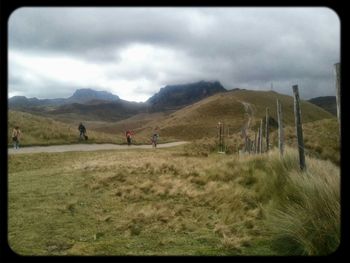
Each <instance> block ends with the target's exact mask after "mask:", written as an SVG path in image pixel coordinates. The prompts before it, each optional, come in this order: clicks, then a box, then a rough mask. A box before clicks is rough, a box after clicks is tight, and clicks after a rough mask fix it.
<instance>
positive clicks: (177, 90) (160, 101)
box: [147, 81, 227, 111]
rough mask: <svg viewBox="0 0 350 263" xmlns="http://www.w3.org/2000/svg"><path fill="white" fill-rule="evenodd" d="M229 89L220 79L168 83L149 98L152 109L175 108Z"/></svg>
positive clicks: (148, 101)
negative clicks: (177, 83) (178, 83)
mask: <svg viewBox="0 0 350 263" xmlns="http://www.w3.org/2000/svg"><path fill="white" fill-rule="evenodd" d="M226 91H227V90H226V89H225V88H224V87H223V86H222V85H221V83H220V82H219V81H199V82H195V83H190V84H183V85H167V86H165V87H164V88H161V89H160V90H159V92H158V93H156V94H154V95H153V96H152V97H150V98H149V99H148V100H147V103H148V104H150V105H151V110H152V111H159V110H173V109H179V108H182V107H184V106H187V105H190V104H192V103H194V102H197V101H200V100H202V99H204V98H206V97H209V96H211V95H214V94H216V93H220V92H226Z"/></svg>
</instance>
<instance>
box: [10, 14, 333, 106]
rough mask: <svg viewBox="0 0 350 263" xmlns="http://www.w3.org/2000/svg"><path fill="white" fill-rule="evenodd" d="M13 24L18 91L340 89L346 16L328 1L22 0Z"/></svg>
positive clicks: (138, 95)
mask: <svg viewBox="0 0 350 263" xmlns="http://www.w3.org/2000/svg"><path fill="white" fill-rule="evenodd" d="M8 28H9V42H8V43H9V45H8V50H9V65H8V69H9V86H8V96H9V97H12V96H15V95H23V96H27V97H37V98H66V97H69V96H71V95H72V94H73V92H74V91H75V90H76V89H79V88H92V89H96V90H106V91H110V92H112V93H113V94H116V95H118V96H119V97H120V98H122V99H125V100H130V101H145V100H147V99H148V98H149V97H150V96H152V95H153V94H154V93H156V92H158V91H159V89H160V88H161V87H164V86H165V85H170V84H184V83H190V82H196V81H200V80H208V81H210V80H218V81H220V82H221V83H222V85H223V86H224V87H225V88H226V89H232V88H246V89H256V90H269V89H271V86H272V87H273V90H275V91H277V92H281V93H284V94H289V95H292V85H294V84H298V85H299V92H300V95H301V97H302V98H303V99H308V98H312V97H317V96H327V95H335V84H334V83H335V76H334V66H333V65H334V63H337V62H339V60H340V21H339V19H338V16H337V15H336V13H335V12H334V11H333V10H331V9H328V8H311V7H310V8H236V7H231V8H227V7H226V8H203V7H197V8H179V7H176V8H135V7H131V8H121V7H115V8H54V7H52V8H40V7H38V8H20V9H17V10H16V11H15V12H14V13H12V15H11V17H10V19H9V22H8ZM271 83H272V85H271Z"/></svg>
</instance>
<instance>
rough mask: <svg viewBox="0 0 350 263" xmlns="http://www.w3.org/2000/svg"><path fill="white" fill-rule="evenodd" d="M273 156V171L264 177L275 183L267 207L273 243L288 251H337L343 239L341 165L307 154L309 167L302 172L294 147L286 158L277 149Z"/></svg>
mask: <svg viewBox="0 0 350 263" xmlns="http://www.w3.org/2000/svg"><path fill="white" fill-rule="evenodd" d="M269 160H270V164H271V173H270V174H269V175H268V176H266V177H264V179H263V180H264V181H265V180H266V181H269V182H268V183H269V184H274V187H272V186H271V185H270V186H269V187H267V188H266V190H267V191H264V195H266V194H267V193H268V192H270V191H271V192H272V193H274V196H272V197H271V198H270V199H269V200H268V202H266V205H264V209H263V211H264V215H265V216H266V219H265V221H264V224H265V225H266V226H267V230H266V231H267V232H266V235H267V236H268V237H270V238H271V247H272V248H273V249H274V250H276V251H278V253H279V254H287V255H328V254H330V253H332V252H334V251H335V250H336V249H337V247H338V246H339V242H340V176H339V169H338V168H337V167H336V166H335V165H334V164H332V163H331V162H329V161H327V162H325V161H320V160H317V159H313V158H307V159H306V163H307V171H306V172H301V171H300V170H299V168H298V158H297V153H296V151H295V150H291V149H288V150H287V152H286V155H285V157H284V158H283V159H282V160H280V157H279V155H278V153H277V151H275V152H273V153H271V154H270V155H269ZM271 175H273V176H271ZM265 184H266V183H265Z"/></svg>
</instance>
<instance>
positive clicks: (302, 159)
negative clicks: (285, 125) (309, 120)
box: [293, 85, 306, 170]
mask: <svg viewBox="0 0 350 263" xmlns="http://www.w3.org/2000/svg"><path fill="white" fill-rule="evenodd" d="M293 93H294V116H295V127H296V133H297V139H298V150H299V162H300V169H301V170H306V164H305V153H304V139H303V127H302V124H301V110H300V98H299V90H298V85H294V86H293Z"/></svg>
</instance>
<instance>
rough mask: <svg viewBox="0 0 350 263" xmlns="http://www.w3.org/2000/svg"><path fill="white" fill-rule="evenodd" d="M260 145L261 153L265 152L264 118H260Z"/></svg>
mask: <svg viewBox="0 0 350 263" xmlns="http://www.w3.org/2000/svg"><path fill="white" fill-rule="evenodd" d="M259 137H260V145H259V150H260V151H259V153H262V152H263V143H262V142H263V121H262V119H261V120H260V136H259Z"/></svg>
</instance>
